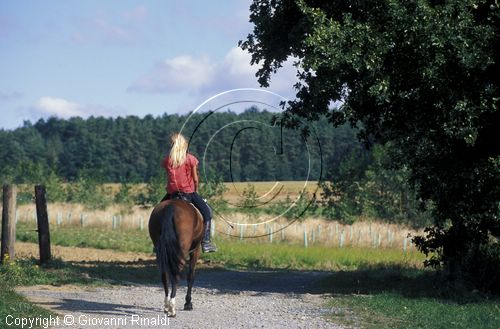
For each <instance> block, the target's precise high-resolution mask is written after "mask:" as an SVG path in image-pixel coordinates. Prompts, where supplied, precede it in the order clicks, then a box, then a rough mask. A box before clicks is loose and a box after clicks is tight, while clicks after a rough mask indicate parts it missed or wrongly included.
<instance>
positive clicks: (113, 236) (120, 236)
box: [16, 222, 153, 252]
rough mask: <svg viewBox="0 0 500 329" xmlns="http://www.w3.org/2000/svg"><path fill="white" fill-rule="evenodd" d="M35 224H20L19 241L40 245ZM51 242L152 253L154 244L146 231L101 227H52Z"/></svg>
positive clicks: (69, 245) (71, 245)
mask: <svg viewBox="0 0 500 329" xmlns="http://www.w3.org/2000/svg"><path fill="white" fill-rule="evenodd" d="M34 229H35V224H34V223H22V222H20V223H18V225H17V229H16V231H17V232H16V236H17V240H18V241H23V242H33V243H38V235H37V233H36V232H35V231H34ZM50 242H51V243H52V244H55V245H59V246H67V247H87V248H96V249H113V250H118V251H133V252H151V251H152V248H153V246H152V244H151V240H150V239H149V235H148V233H147V231H146V230H144V231H140V230H138V229H117V230H110V229H105V228H100V227H86V228H81V227H78V226H62V227H57V226H56V227H52V228H51V232H50Z"/></svg>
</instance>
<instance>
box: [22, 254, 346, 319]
mask: <svg viewBox="0 0 500 329" xmlns="http://www.w3.org/2000/svg"><path fill="white" fill-rule="evenodd" d="M16 246H17V245H16ZM17 248H18V250H21V249H24V251H23V252H26V253H29V251H28V249H29V248H31V247H30V246H25V248H23V247H21V248H20V247H19V246H17ZM79 249H82V250H79V253H75V248H68V249H65V248H63V247H58V248H57V250H58V251H57V252H58V253H60V257H61V258H63V259H65V260H68V261H69V259H67V258H66V257H64V255H66V254H67V255H66V256H67V257H70V258H71V257H72V258H73V260H76V259H78V260H81V258H78V256H77V254H79V255H80V257H82V256H83V255H85V256H83V257H85V258H86V260H88V261H95V260H96V259H99V260H104V259H107V260H108V261H111V260H120V261H125V260H130V258H127V257H132V256H133V257H136V259H144V257H151V256H150V255H145V254H132V253H119V252H110V251H104V252H102V251H99V250H93V249H92V250H88V249H84V248H79ZM83 249H84V250H83ZM114 257H116V258H114ZM326 275H328V274H327V273H322V272H298V271H286V272H284V271H226V270H213V269H201V270H199V271H198V272H197V276H196V281H195V287H194V289H193V306H194V310H193V311H183V310H182V308H183V304H184V297H185V294H186V287H185V282H184V281H183V282H182V284H181V286H180V287H179V289H178V291H177V298H176V299H177V307H176V309H177V317H176V318H171V319H168V318H166V317H165V314H164V313H163V312H162V305H163V289H162V288H161V287H160V284H159V283H158V284H153V285H147V284H128V285H118V286H113V287H111V288H109V287H106V288H101V287H97V288H96V287H87V288H85V287H79V286H70V285H68V286H61V287H53V286H35V287H22V288H19V289H17V290H18V292H19V293H21V294H22V295H24V296H26V297H27V298H28V299H29V300H30V301H32V302H34V303H36V304H38V305H40V306H42V307H46V308H49V309H51V310H53V311H54V312H56V313H57V314H58V316H57V317H55V318H54V319H53V322H52V324H53V327H54V328H156V327H158V328H159V327H166V325H167V324H168V326H169V327H171V328H341V326H339V325H336V324H334V323H333V322H331V321H330V320H329V319H328V314H330V313H332V310H331V309H328V308H327V306H326V303H327V301H328V299H329V298H331V296H330V295H329V294H327V293H325V292H324V291H322V290H321V288H320V287H319V285H318V284H317V283H318V280H320V279H322V278H323V277H325V276H326Z"/></svg>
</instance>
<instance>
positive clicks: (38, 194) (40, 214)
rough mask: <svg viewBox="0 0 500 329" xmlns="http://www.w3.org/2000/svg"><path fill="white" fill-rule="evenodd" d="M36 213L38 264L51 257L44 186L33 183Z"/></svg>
mask: <svg viewBox="0 0 500 329" xmlns="http://www.w3.org/2000/svg"><path fill="white" fill-rule="evenodd" d="M35 201H36V214H37V218H38V220H37V222H38V245H39V247H40V264H44V263H46V262H47V261H49V260H50V259H51V257H52V255H51V253H50V231H49V216H48V215H47V201H46V200H45V186H43V185H35Z"/></svg>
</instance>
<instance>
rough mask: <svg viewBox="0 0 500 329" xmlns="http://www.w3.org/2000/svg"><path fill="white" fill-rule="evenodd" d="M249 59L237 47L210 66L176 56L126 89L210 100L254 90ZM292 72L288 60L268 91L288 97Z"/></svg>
mask: <svg viewBox="0 0 500 329" xmlns="http://www.w3.org/2000/svg"><path fill="white" fill-rule="evenodd" d="M250 60H251V55H250V54H249V53H248V52H246V51H244V50H242V49H241V48H239V47H234V48H232V49H230V50H229V52H228V53H227V54H226V55H225V57H224V58H223V60H221V61H219V62H214V61H212V60H210V59H209V58H208V57H200V58H192V57H191V56H179V57H175V58H172V59H166V60H165V61H163V62H162V63H159V64H156V65H155V66H154V67H153V68H152V69H151V70H150V71H149V72H148V73H146V74H145V75H143V76H142V77H140V78H138V79H137V80H136V81H134V82H133V83H132V84H131V85H130V86H129V88H128V91H132V92H144V93H166V94H173V93H178V92H188V93H190V94H194V95H198V96H205V97H206V96H210V95H212V94H215V93H219V92H222V91H224V90H228V89H235V88H242V87H253V88H258V87H259V85H258V82H257V78H256V77H255V72H257V70H258V67H257V66H255V65H254V66H252V65H250ZM295 75H296V68H295V67H294V66H293V65H292V60H288V61H287V62H286V63H285V64H284V66H283V68H282V69H281V70H279V71H278V73H277V74H276V75H275V76H273V77H272V80H271V86H270V88H269V89H270V90H272V91H275V92H277V93H283V94H286V96H287V97H290V96H291V95H292V91H293V89H292V86H293V84H294V83H295V82H296V81H297V78H296V76H295Z"/></svg>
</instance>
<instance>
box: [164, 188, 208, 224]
mask: <svg viewBox="0 0 500 329" xmlns="http://www.w3.org/2000/svg"><path fill="white" fill-rule="evenodd" d="M170 200H183V201H186V202H187V203H189V204H190V205H191V207H193V208H194V210H195V211H196V213H197V214H198V215H200V217H201V218H203V215H202V214H201V212H200V211H199V210H198V208H196V207H195V205H194V204H193V203H192V202H191V198H190V197H189V194H187V193H184V192H174V193H172V194H171V195H170Z"/></svg>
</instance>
